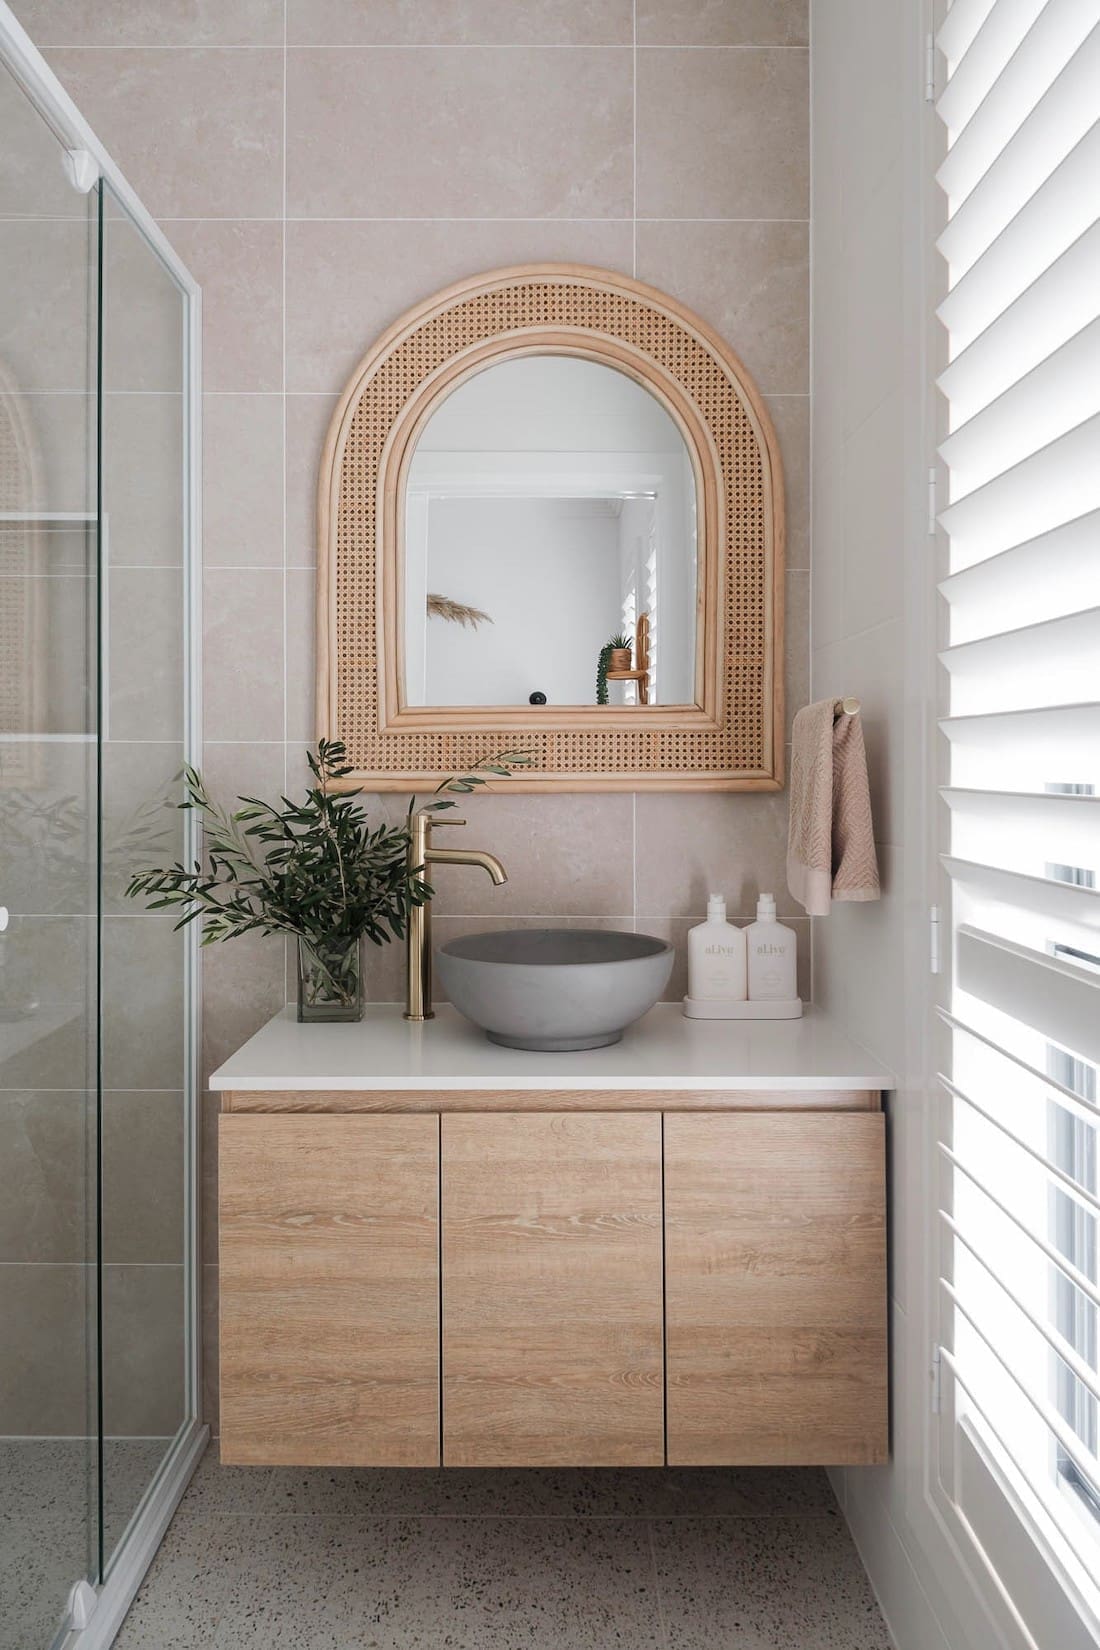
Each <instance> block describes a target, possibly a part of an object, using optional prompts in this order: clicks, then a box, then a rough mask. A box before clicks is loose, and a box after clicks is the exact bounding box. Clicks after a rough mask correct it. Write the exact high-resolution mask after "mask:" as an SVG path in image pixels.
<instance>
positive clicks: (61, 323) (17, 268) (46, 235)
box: [0, 219, 96, 508]
mask: <svg viewBox="0 0 1100 1650" xmlns="http://www.w3.org/2000/svg"><path fill="white" fill-rule="evenodd" d="M95 280H96V252H95V240H94V235H93V229H92V225H91V223H90V222H89V221H86V220H81V219H75V220H72V219H67V220H49V219H36V220H33V221H30V222H22V223H20V222H12V221H7V222H5V223H4V226H3V233H2V234H0V291H2V292H3V294H4V304H3V308H2V309H0V358H2V359H3V362H4V367H5V369H6V370H5V387H6V388H10V387H11V386H17V387H18V390H19V393H20V394H21V395H24V394H28V393H30V392H32V391H35V390H41V391H48V392H50V393H51V394H52V393H54V392H56V391H58V390H68V391H70V392H73V393H74V394H78V393H81V392H88V391H92V390H94V388H95V375H94V372H93V370H92V363H93V362H94V359H95V348H94V336H93V327H92V321H91V317H92V315H93V314H94V305H95ZM46 410H47V411H48V410H49V409H46ZM78 508H80V506H78Z"/></svg>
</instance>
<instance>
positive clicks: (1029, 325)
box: [936, 224, 1100, 425]
mask: <svg viewBox="0 0 1100 1650" xmlns="http://www.w3.org/2000/svg"><path fill="white" fill-rule="evenodd" d="M1097 316H1100V224H1093V226H1092V228H1091V229H1088V230H1086V231H1085V233H1084V234H1083V235H1080V236H1078V238H1077V240H1076V241H1074V243H1073V245H1072V246H1070V247H1068V248H1067V249H1066V251H1065V252H1063V254H1062V256H1061V257H1060V258H1058V259H1056V260H1055V262H1054V263H1053V264H1051V266H1050V267H1049V269H1045V270H1044V271H1043V273H1042V274H1041V275H1040V276H1039V278H1038V280H1036V281H1033V282H1032V284H1031V286H1029V287H1028V288H1027V290H1026V291H1024V292H1021V294H1020V296H1019V297H1018V298H1017V299H1015V300H1014V302H1013V303H1011V304H1010V305H1009V306H1008V308H1007V309H1006V310H1004V311H1003V313H1002V314H1000V315H998V316H997V318H996V319H995V320H994V321H992V322H991V323H990V325H989V326H987V327H986V329H985V331H984V332H980V333H979V334H978V336H977V337H976V338H975V339H974V340H973V342H972V343H970V344H968V345H967V347H966V349H964V350H963V351H962V353H961V354H957V355H956V356H955V358H954V360H953V361H952V362H951V365H950V366H949V367H946V368H945V369H944V371H943V372H941V373H940V376H939V377H938V379H937V380H936V384H937V387H938V388H939V389H940V390H941V391H942V392H943V394H944V395H945V396H946V397H947V399H948V401H949V402H950V405H951V418H952V423H953V424H955V425H958V424H961V423H963V422H964V421H965V420H966V419H968V418H972V417H973V415H974V414H975V413H976V412H977V411H978V410H979V408H981V407H985V406H988V404H989V403H990V402H991V401H993V400H995V399H996V397H997V396H998V395H1000V394H1001V393H1002V392H1003V391H1004V390H1007V389H1008V388H1009V386H1010V385H1011V384H1014V383H1016V381H1017V380H1018V379H1019V378H1021V377H1022V376H1023V375H1024V374H1025V373H1026V372H1029V371H1030V370H1031V368H1032V367H1035V366H1038V364H1039V362H1040V361H1045V360H1046V358H1047V357H1048V356H1049V355H1052V354H1053V353H1054V351H1055V350H1056V349H1058V348H1059V346H1060V345H1062V344H1064V343H1065V342H1066V340H1067V339H1069V338H1072V337H1073V335H1074V333H1076V332H1079V331H1080V330H1081V328H1082V327H1084V326H1087V325H1088V323H1089V322H1090V321H1093V320H1095V319H1096V318H1097Z"/></svg>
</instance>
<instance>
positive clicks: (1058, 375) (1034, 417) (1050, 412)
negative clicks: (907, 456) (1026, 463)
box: [939, 321, 1100, 499]
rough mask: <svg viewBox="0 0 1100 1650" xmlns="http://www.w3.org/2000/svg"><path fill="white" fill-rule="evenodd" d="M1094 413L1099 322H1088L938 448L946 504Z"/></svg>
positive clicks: (1098, 393)
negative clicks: (947, 481)
mask: <svg viewBox="0 0 1100 1650" xmlns="http://www.w3.org/2000/svg"><path fill="white" fill-rule="evenodd" d="M1096 413H1100V321H1091V322H1090V323H1089V325H1088V326H1086V327H1083V328H1082V329H1081V331H1080V332H1078V333H1075V334H1074V336H1073V337H1072V338H1069V339H1067V340H1066V342H1065V343H1064V344H1063V345H1062V346H1061V347H1060V348H1059V349H1057V350H1055V352H1054V354H1053V355H1049V356H1047V358H1046V360H1045V361H1040V362H1039V364H1038V365H1037V366H1035V367H1033V368H1032V369H1031V371H1030V372H1028V373H1026V374H1025V375H1024V376H1023V377H1022V378H1019V379H1017V381H1016V382H1015V383H1014V384H1011V385H1010V386H1009V388H1008V389H1006V390H1005V391H1004V393H1003V394H1001V395H999V396H998V397H997V398H996V400H994V401H991V402H990V403H989V405H988V406H985V407H982V408H981V409H980V410H979V411H978V412H976V413H975V414H974V415H973V417H971V418H969V419H967V421H966V422H965V423H964V424H960V425H959V426H958V427H957V428H956V429H955V430H953V432H952V433H951V435H949V436H948V437H947V439H946V440H945V441H944V442H942V443H941V445H940V449H939V451H940V457H941V458H942V459H943V461H944V463H945V464H947V465H948V466H949V467H950V470H951V496H952V499H958V498H963V497H965V496H966V494H967V493H972V492H973V491H974V488H975V487H981V486H983V485H984V484H985V482H987V481H991V480H992V479H993V477H994V476H997V475H1001V474H1003V473H1004V471H1006V470H1008V469H1010V468H1011V467H1012V466H1013V465H1014V464H1019V463H1020V462H1021V461H1022V460H1023V459H1025V458H1027V457H1028V456H1029V455H1030V454H1031V453H1033V452H1036V451H1037V450H1038V449H1039V448H1040V447H1046V446H1049V445H1050V443H1051V442H1052V441H1057V439H1058V437H1059V436H1061V435H1064V434H1065V433H1066V432H1067V430H1072V429H1073V428H1075V426H1076V425H1078V424H1083V423H1084V422H1085V420H1086V419H1088V418H1091V417H1093V416H1094V415H1095V414H1096ZM1097 458H1098V460H1100V443H1098V453H1097Z"/></svg>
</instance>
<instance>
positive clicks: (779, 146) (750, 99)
mask: <svg viewBox="0 0 1100 1650" xmlns="http://www.w3.org/2000/svg"><path fill="white" fill-rule="evenodd" d="M807 57H808V53H806V52H802V51H768V50H759V51H729V52H722V51H718V52H700V51H660V50H653V51H646V52H640V53H639V54H638V213H639V216H640V217H642V218H805V217H807V216H808V215H809V175H810V174H809V160H808V155H807V128H808V119H809V103H808V92H807Z"/></svg>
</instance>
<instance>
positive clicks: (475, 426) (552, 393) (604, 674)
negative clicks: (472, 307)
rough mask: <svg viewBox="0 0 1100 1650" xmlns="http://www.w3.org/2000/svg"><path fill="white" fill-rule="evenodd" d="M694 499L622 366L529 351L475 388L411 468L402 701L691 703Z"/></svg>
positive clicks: (685, 458) (429, 434) (661, 419)
mask: <svg viewBox="0 0 1100 1650" xmlns="http://www.w3.org/2000/svg"><path fill="white" fill-rule="evenodd" d="M695 493H696V489H695V473H694V468H693V465H692V461H691V456H690V454H689V452H688V448H687V444H686V442H685V440H684V437H683V435H682V434H681V432H680V429H679V426H678V425H677V423H676V422H675V420H674V419H673V418H672V416H671V415H670V414H669V413H668V412H667V411H666V410H665V408H664V407H663V406H662V404H661V403H660V402H659V401H658V400H657V398H656V396H654V395H653V394H651V393H650V391H649V390H647V389H645V388H644V387H643V386H642V385H641V384H639V383H637V382H636V381H635V380H634V379H633V378H631V377H629V376H628V375H627V374H626V373H625V372H620V371H619V370H617V369H616V368H614V367H611V366H607V365H604V364H603V363H601V362H596V361H592V360H589V359H584V358H582V357H579V356H567V355H528V356H523V357H510V358H509V359H508V360H505V361H501V362H498V363H497V364H496V365H493V366H490V367H487V368H485V369H484V370H483V371H481V372H479V373H477V374H476V375H475V376H474V377H472V378H469V379H467V380H466V382H465V383H463V384H462V385H460V387H459V388H458V389H456V390H455V391H453V393H452V394H450V395H449V396H448V397H447V398H446V399H445V400H444V401H442V402H441V403H440V404H439V405H438V406H437V407H436V409H435V411H434V412H433V413H432V414H431V416H430V417H429V419H428V421H427V423H426V424H425V426H424V429H423V431H422V432H421V435H420V439H419V441H418V442H417V444H416V449H415V452H414V453H413V456H412V460H411V462H410V465H409V469H408V479H407V485H406V490H405V499H404V545H403V547H402V546H400V545H399V565H400V569H401V581H402V592H403V600H404V638H405V659H404V703H405V704H407V705H411V706H415V705H452V706H453V705H528V704H532V705H543V704H547V705H550V706H556V705H593V704H597V703H601V704H609V705H613V706H615V705H617V706H623V705H634V706H641V705H645V704H649V705H677V704H678V705H684V704H686V705H690V704H694V703H695V700H696V691H695V658H696V630H697V603H696V582H697V581H696V573H697V567H696V564H697V540H696V497H695ZM402 549H403V554H402ZM622 641H625V642H626V643H627V644H628V649H627V650H626V651H622V650H619V651H616V652H614V653H613V652H612V644H613V643H615V642H622Z"/></svg>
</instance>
